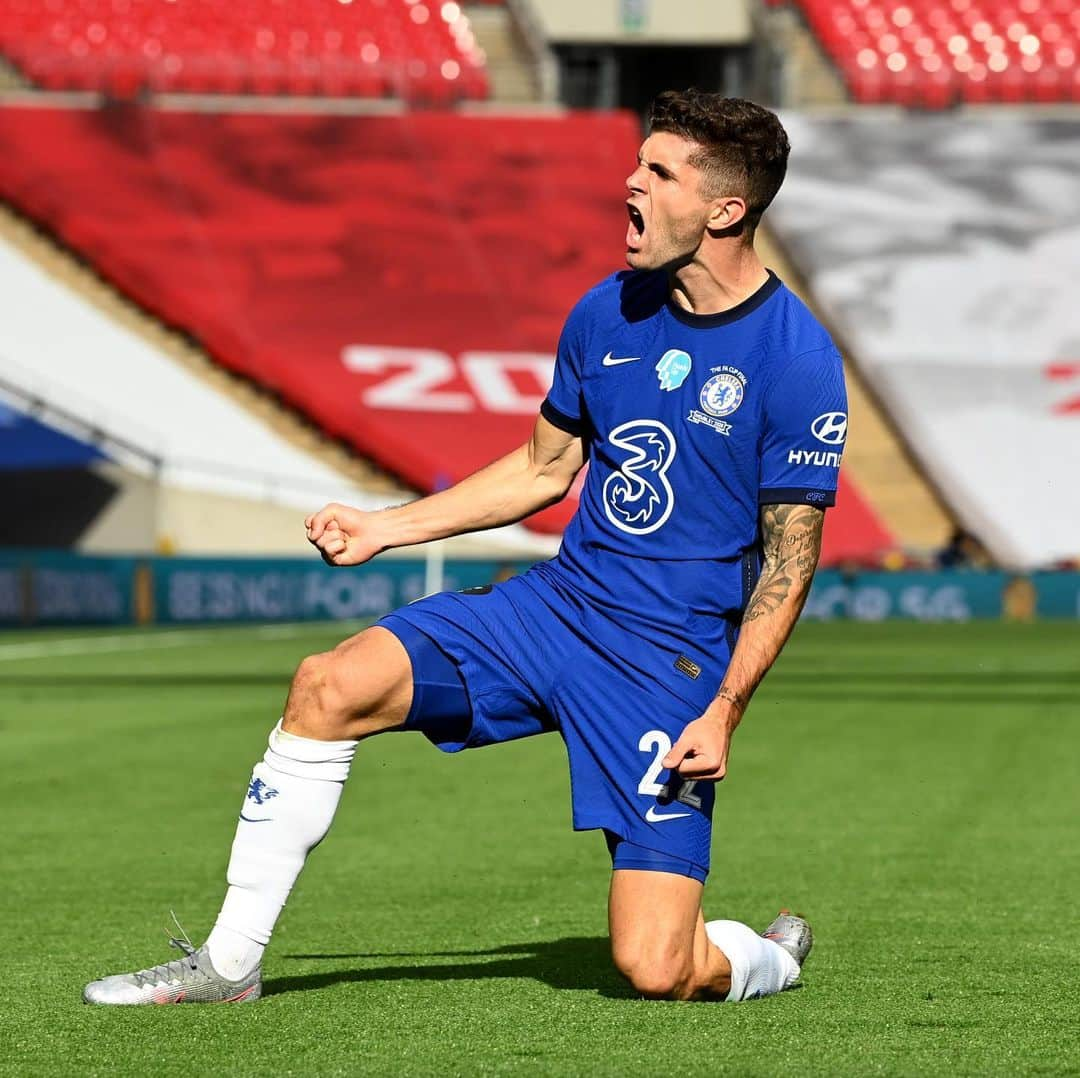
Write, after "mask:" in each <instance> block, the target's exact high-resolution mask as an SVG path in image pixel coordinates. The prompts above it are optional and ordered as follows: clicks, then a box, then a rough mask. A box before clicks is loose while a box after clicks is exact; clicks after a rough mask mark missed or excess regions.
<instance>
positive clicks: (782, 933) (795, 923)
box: [761, 910, 814, 967]
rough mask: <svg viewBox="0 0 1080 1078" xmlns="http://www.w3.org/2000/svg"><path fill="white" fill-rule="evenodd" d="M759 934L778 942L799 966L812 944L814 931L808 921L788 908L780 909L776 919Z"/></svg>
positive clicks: (804, 959)
mask: <svg viewBox="0 0 1080 1078" xmlns="http://www.w3.org/2000/svg"><path fill="white" fill-rule="evenodd" d="M761 934H762V935H763V936H764V937H765V938H766V939H767V940H772V941H773V942H774V943H779V944H780V946H781V947H783V948H784V950H785V951H787V953H788V954H789V955H791V957H792V958H794V959H795V961H796V962H798V963H799V966H800V967H801V966H802V964H803V963H804V962H805V961H806V956H807V955H808V954H809V953H810V948H811V947H813V946H814V933H813V932H811V931H810V924H809V922H808V921H807V920H806V918H805V917H800V916H798V914H794V913H792V912H791V911H790V910H781V911H780V915H779V916H778V917H777V918H776V920H775V921H773V923H772V924H771V925H769V927H768V928H766V929H765V931H764V932H762V933H761Z"/></svg>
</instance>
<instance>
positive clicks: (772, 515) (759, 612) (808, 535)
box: [743, 505, 825, 623]
mask: <svg viewBox="0 0 1080 1078" xmlns="http://www.w3.org/2000/svg"><path fill="white" fill-rule="evenodd" d="M824 521H825V513H824V511H823V510H821V509H815V508H814V507H813V506H811V505H766V506H763V507H762V510H761V535H762V541H763V545H764V552H765V561H764V564H763V566H762V569H761V576H760V578H759V579H758V582H757V587H755V588H754V593H753V595H751V597H750V602H749V603H748V604H747V607H746V613H745V614H744V615H743V622H744V623H746V622H748V621H755V620H756V619H757V618H760V617H763V616H765V615H766V614H772V613H774V612H775V611H776V610H778V609H779V608H780V607H781V606H783V605H784V603H785V602H786V601H787V600H788V598H789V596H791V594H792V592H795V593H796V595H797V596H798V609H801V608H802V603H803V601H804V600H805V597H806V591H807V585H808V584H809V583H810V580H811V578H812V577H813V575H814V570H815V569H816V568H817V562H818V556H819V555H820V553H821V529H822V525H823V524H824ZM797 612H798V611H796V613H797Z"/></svg>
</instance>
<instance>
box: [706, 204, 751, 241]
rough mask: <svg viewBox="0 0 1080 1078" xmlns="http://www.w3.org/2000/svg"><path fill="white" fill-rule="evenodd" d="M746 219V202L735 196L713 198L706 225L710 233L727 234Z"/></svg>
mask: <svg viewBox="0 0 1080 1078" xmlns="http://www.w3.org/2000/svg"><path fill="white" fill-rule="evenodd" d="M745 219H746V200H745V199H742V198H739V197H738V196H736V195H724V196H722V197H721V198H714V199H713V201H712V208H711V209H710V210H709V217H708V220H707V222H706V225H707V227H708V229H709V231H710V232H727V231H729V230H731V229H734V228H735V227H736V226H738V225H739V224H741V223H742V222H743V221H744V220H745Z"/></svg>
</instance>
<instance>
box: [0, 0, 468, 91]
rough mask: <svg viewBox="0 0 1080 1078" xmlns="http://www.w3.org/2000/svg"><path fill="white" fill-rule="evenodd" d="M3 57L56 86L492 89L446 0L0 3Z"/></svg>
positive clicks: (459, 16) (454, 7)
mask: <svg viewBox="0 0 1080 1078" xmlns="http://www.w3.org/2000/svg"><path fill="white" fill-rule="evenodd" d="M0 54H2V55H3V56H4V57H6V58H7V59H8V60H9V61H10V62H11V63H12V64H13V65H14V66H15V67H17V68H18V69H19V70H20V71H21V72H22V73H23V74H24V75H25V76H26V77H28V78H29V79H31V80H32V81H33V82H35V83H36V84H37V85H39V86H41V87H43V88H45V89H51V90H93V91H101V92H105V93H108V94H110V95H112V96H115V97H121V98H128V97H133V96H136V95H138V94H140V93H143V92H147V91H149V92H156V93H166V92H173V93H177V92H179V93H226V94H243V93H253V94H261V95H262V94H265V95H273V94H299V95H310V94H320V95H331V96H358V97H373V98H378V97H388V96H393V97H398V98H402V99H404V100H407V101H411V102H423V103H429V104H446V103H451V102H454V101H458V100H462V99H476V98H484V97H486V96H487V93H488V84H487V78H486V75H485V72H484V57H483V53H482V52H481V51H480V49H479V48H478V47H477V46H476V41H475V38H474V37H473V33H472V30H471V28H470V26H469V22H468V19H467V18H466V17H465V15H464V13H463V11H462V9H461V6H460V5H459V4H457V3H454V2H452V0H449V2H444V0H289V2H288V3H282V2H275V0H231V2H230V3H227V4H226V3H218V2H217V0H49V2H48V3H42V2H41V0H0Z"/></svg>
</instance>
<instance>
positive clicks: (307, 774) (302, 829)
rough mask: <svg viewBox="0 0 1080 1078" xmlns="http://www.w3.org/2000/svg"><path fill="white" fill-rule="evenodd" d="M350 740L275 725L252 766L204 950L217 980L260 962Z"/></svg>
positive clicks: (344, 773) (317, 831) (320, 827)
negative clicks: (263, 752)
mask: <svg viewBox="0 0 1080 1078" xmlns="http://www.w3.org/2000/svg"><path fill="white" fill-rule="evenodd" d="M357 744H358V742H356V741H315V740H313V739H311V738H308V737H297V736H296V735H295V734H289V733H286V732H285V731H284V730H282V728H281V723H280V722H279V723H278V724H277V726H275V727H274V729H273V731H272V732H271V734H270V744H269V748H268V749H267V750H266V755H265V756H264V757H263V759H262V760H261V761H260V762H259V763H257V764H256V765H255V768H254V770H253V771H252V774H251V782H250V784H249V786H248V792H247V794H246V796H245V798H244V803H243V806H242V807H241V809H240V822H239V823H238V824H237V827H236V838H235V839H234V840H233V845H232V856H231V858H230V859H229V871H228V881H229V889H228V891H227V892H226V894H225V902H224V904H223V905H222V907H221V913H219V914H218V919H217V923H216V924H215V925H214V929H213V931H212V932H211V933H210V937H209V939H207V941H206V946H207V948H208V949H209V952H210V961H211V963H212V964H213V966H214V969H216V970H217V971H218V973H220V974H221V976H223V977H228V978H229V979H230V980H239V979H240V978H241V977H246V976H247V975H248V974H249V973H250V972H251V971H252V970H253V969H255V967H256V966H257V965H258V964H259V962H260V960H261V959H262V953H263V949H264V948H265V947H266V944H267V943H269V942H270V935H271V933H272V932H273V931H274V924H275V922H276V921H277V919H278V915H279V914H280V913H281V909H282V907H283V906H284V905H285V900H286V899H287V898H288V897H289V892H290V891H291V890H292V888H293V884H294V883H296V877H297V876H299V875H300V869H302V868H303V867H304V861H305V859H306V858H307V855H308V853H309V852H310V851H311V850H313V849H314V848H315V847H316V846H318V844H319V843H320V842H322V840H323V838H324V837H325V835H326V832H327V831H328V830H329V829H330V824H331V821H332V820H333V819H334V812H335V811H336V810H337V805H338V801H339V800H340V798H341V791H342V788H343V786H344V784H345V780H346V779H347V778H348V777H349V768H350V766H351V765H352V759H353V755H354V753H355V752H356V746H357Z"/></svg>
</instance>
